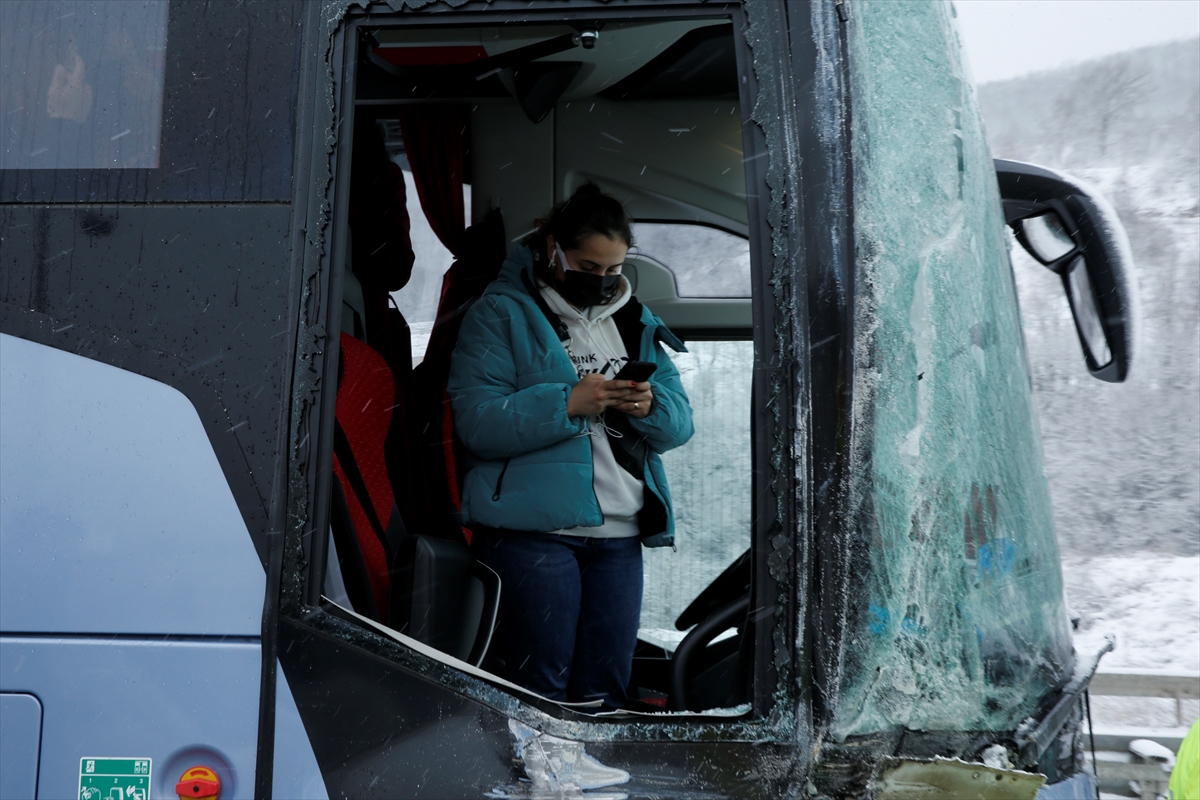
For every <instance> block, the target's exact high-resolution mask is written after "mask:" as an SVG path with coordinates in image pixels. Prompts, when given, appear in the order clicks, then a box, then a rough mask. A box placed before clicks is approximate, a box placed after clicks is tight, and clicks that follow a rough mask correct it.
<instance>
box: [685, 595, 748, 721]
mask: <svg viewBox="0 0 1200 800" xmlns="http://www.w3.org/2000/svg"><path fill="white" fill-rule="evenodd" d="M749 611H750V595H749V594H748V593H747V594H745V595H743V596H741V597H737V598H735V599H734V600H732V601H730V602H728V603H725V604H724V605H722V606H721V607H720V608H718V609H717V610H716V611H715V612H713V613H712V614H710V615H709V616H708V617H707V618H706V619H705V620H704V621H703V622H701V623H700V624H698V625H697V626H696V627H695V628H693V629H692V632H691V633H689V634H688V635H687V636H685V637H684V639H683V641H682V642H680V643H679V646H678V647H677V648H675V652H674V654H673V655H672V656H671V683H670V690H669V692H668V693H667V707H668V708H669V709H670V710H671V711H703V710H704V709H700V708H692V702H691V696H690V695H691V686H692V682H693V681H694V680H695V678H696V677H697V675H698V674H699V672H700V670H701V668H702V667H705V666H710V665H706V664H704V663H703V659H702V658H701V656H702V654H703V653H704V651H705V649H706V648H707V647H708V646H709V644H710V643H711V642H712V640H713V639H715V638H716V637H717V636H719V635H720V634H722V633H724V632H725V631H727V630H729V629H730V628H736V627H738V626H739V625H743V624H744V623H745V622H746V615H747V614H748V612H749ZM742 635H743V636H744V635H745V631H744V630H743V633H742ZM731 688H732V687H731Z"/></svg>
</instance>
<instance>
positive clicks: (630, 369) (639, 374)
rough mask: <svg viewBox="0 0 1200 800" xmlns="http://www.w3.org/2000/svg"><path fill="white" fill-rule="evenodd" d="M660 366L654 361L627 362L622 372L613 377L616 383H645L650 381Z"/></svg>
mask: <svg viewBox="0 0 1200 800" xmlns="http://www.w3.org/2000/svg"><path fill="white" fill-rule="evenodd" d="M656 369H658V364H655V363H654V362H653V361H626V362H625V366H623V367H621V371H620V372H618V373H617V374H616V375H614V376H613V377H612V379H613V380H614V381H636V382H637V383H644V382H646V381H648V380H650V376H651V375H653V374H654V370H656Z"/></svg>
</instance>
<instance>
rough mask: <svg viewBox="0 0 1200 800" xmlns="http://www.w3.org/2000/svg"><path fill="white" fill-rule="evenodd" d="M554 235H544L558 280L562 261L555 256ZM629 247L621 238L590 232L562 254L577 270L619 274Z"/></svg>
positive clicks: (595, 273)
mask: <svg viewBox="0 0 1200 800" xmlns="http://www.w3.org/2000/svg"><path fill="white" fill-rule="evenodd" d="M554 245H555V241H554V237H553V236H547V237H546V253H547V254H548V255H549V256H550V263H551V264H553V265H554V275H555V277H556V278H558V279H559V280H560V281H561V280H563V279H564V277H565V276H564V275H563V267H562V261H561V260H560V259H558V258H557V257H556V256H555V252H554ZM628 252H629V247H627V246H626V244H625V242H624V241H622V240H621V239H610V238H608V237H607V236H601V235H599V234H592V235H591V236H588V237H587V238H585V239H583V240H581V241H580V242H579V246H578V247H576V248H574V249H571V250H567V249H565V248H564V250H563V254H564V255H565V256H566V257H567V263H568V264H570V265H571V269H573V270H576V271H578V272H590V273H592V274H593V275H619V274H620V272H621V265H622V264H624V263H625V254H626V253H628Z"/></svg>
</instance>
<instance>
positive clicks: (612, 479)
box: [541, 278, 644, 539]
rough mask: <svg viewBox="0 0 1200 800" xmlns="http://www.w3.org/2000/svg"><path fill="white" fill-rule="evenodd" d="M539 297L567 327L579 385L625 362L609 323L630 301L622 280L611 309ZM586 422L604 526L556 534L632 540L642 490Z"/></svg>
mask: <svg viewBox="0 0 1200 800" xmlns="http://www.w3.org/2000/svg"><path fill="white" fill-rule="evenodd" d="M541 291H542V297H544V298H545V299H546V303H547V305H549V306H550V310H552V311H553V312H554V313H556V314H558V316H559V319H561V320H562V321H563V324H564V325H566V326H567V333H568V334H569V335H570V337H571V338H570V339H568V340H567V341H566V342H564V344H565V345H566V348H567V354H568V355H570V356H571V361H572V363H574V364H575V370H576V372H578V373H579V377H580V379H582V378H583V376H584V375H588V374H591V373H597V372H598V373H600V374H601V375H603V376H604V377H605V379H607V380H611V379H612V377H613V376H614V375H616V374H617V372H618V371H619V370H620V369H621V367H622V366H624V364H625V362H626V361H628V360H629V355H628V353H626V351H625V343H624V342H622V341H621V334H620V333H619V332H618V331H617V323H615V322H613V320H612V315H613V314H614V313H616V312H617V311H618V310H619V309H620V308H621V307H622V306H624V305H625V304H626V303H628V302H629V298H631V297H632V296H633V291H632V289H631V288H630V286H629V281H627V280H626V279H624V278H622V279H621V290H620V292H619V293H618V295H617V296H616V298H614V299H613V301H612V302H611V303H608V304H607V305H602V306H591V307H589V308H585V309H583V310H582V311H580V310H579V309H577V308H575V307H574V306H572V305H571V304H570V303H568V302H567V301H566V300H564V299H563V297H562V295H560V294H559V293H558V292H557V291H555V290H554V289H553V288H552V287H550V286H547V285H545V284H541ZM588 422H589V425H588V434H587V435H590V436H591V437H592V488H593V489H594V490H595V492H596V500H597V501H598V502H599V503H600V511H601V513H603V514H604V524H603V525H601V526H600V527H598V528H585V527H579V528H565V529H563V530H560V531H555V533H562V534H566V535H569V536H594V537H597V538H610V539H617V538H622V537H631V536H637V535H638V524H637V515H638V512H639V511H641V510H642V491H643V488H644V485H643V483H642V481H641V480H639V479H638V478H635V477H634V476H633V475H630V474H629V472H628V471H626V470H625V469H623V468H622V467H621V465H620V464H618V463H617V460H616V458H614V457H613V452H612V446H611V445H610V443H609V441H608V436H607V435H606V434H605V430H604V424H603V422H602V420H601V418H600V417H591V418H590V419H589V420H588Z"/></svg>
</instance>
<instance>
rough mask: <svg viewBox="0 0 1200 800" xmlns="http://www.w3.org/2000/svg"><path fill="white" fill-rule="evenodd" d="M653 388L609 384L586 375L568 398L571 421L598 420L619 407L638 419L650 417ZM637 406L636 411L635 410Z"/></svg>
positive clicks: (630, 384)
mask: <svg viewBox="0 0 1200 800" xmlns="http://www.w3.org/2000/svg"><path fill="white" fill-rule="evenodd" d="M652 398H653V395H652V394H651V393H650V384H649V383H648V382H647V383H634V382H633V381H606V380H605V379H604V376H603V375H597V374H592V375H584V376H583V379H582V380H580V381H579V383H577V384H575V388H574V389H572V390H571V396H570V397H568V398H567V416H568V417H594V416H597V415H599V414H603V413H604V409H606V408H612V407H616V408H617V409H618V410H620V411H624V412H625V413H627V414H631V415H633V416H635V417H644V416H646V415H647V414H649V413H650V401H651V399H652ZM635 404H636V406H637V407H636V408H635V407H634V406H635Z"/></svg>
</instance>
